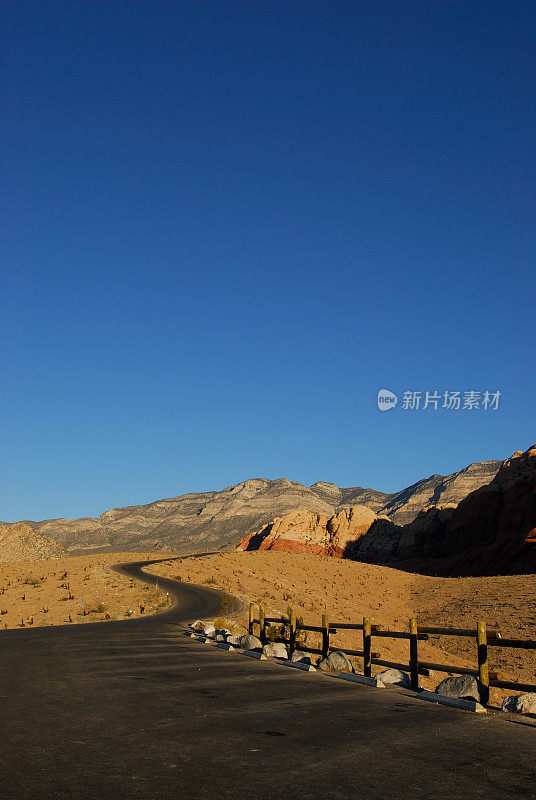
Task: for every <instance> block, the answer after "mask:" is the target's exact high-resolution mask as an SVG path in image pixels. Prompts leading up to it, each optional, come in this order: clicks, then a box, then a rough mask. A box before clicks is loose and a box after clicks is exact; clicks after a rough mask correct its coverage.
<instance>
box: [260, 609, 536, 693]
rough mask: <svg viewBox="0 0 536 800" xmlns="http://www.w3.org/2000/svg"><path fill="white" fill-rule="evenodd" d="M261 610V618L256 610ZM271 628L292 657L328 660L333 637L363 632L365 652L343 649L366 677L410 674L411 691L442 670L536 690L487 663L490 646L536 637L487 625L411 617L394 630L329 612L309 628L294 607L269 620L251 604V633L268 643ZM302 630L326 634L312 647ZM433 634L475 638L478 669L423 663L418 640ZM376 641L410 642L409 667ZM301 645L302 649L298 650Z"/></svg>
mask: <svg viewBox="0 0 536 800" xmlns="http://www.w3.org/2000/svg"><path fill="white" fill-rule="evenodd" d="M256 607H257V608H258V616H256V614H255V609H256ZM268 625H280V626H281V627H282V629H283V635H282V636H279V637H270V641H275V642H283V643H284V644H286V645H287V647H288V649H289V652H290V654H292V653H293V652H294V650H296V649H299V650H303V651H305V652H306V653H313V654H315V655H319V656H322V658H327V656H328V655H329V653H330V652H331V651H333V650H340V649H341V648H340V647H338V646H336V645H333V644H332V636H334V635H336V634H337V633H338V632H339V631H343V630H346V631H348V630H351V631H360V632H361V634H362V642H363V646H362V649H361V650H349V649H348V648H346V647H345V648H344V652H345V653H346V654H347V655H349V656H356V657H357V658H362V659H363V674H364V675H366V676H368V677H371V676H372V665H373V664H376V665H378V666H381V667H392V668H395V669H402V670H407V671H408V672H409V674H410V678H411V688H412V689H415V690H418V689H419V675H429V671H430V670H435V671H437V672H449V673H453V674H454V675H475V676H476V677H478V679H479V680H480V682H481V683H482V684H483V685H484V686H487V687H490V686H495V687H497V688H499V689H517V690H519V691H524V692H536V684H530V683H520V682H519V681H516V680H514V679H513V678H512V679H510V678H506V677H505V676H504V675H502V674H501V673H500V672H497V671H494V670H493V669H490V666H489V661H488V648H490V647H492V648H493V647H514V648H520V649H524V650H536V641H535V640H532V639H503V638H502V637H501V634H500V632H499V631H497V630H493V629H489V628H487V626H486V623H485V622H482V621H480V622H478V623H477V627H476V628H475V629H472V628H438V627H434V626H429V625H425V626H419V625H418V623H417V620H416V619H410V621H409V625H408V630H407V631H390V630H386V629H385V628H383V626H382V625H373V624H372V623H371V620H370V617H364V618H363V621H362V622H359V623H353V622H332V621H331V620H330V619H329V618H328V615H327V614H323V615H322V624H321V625H305V624H304V623H303V622H301V621H300V620H298V618H297V617H296V612H295V610H294V609H292V608H290V609H289V613H288V614H287V615H286V616H281V617H267V616H266V615H265V609H264V606H263V605H259V604H257V603H250V605H249V626H248V630H249V632H250V633H251V634H254V633H255V628H257V630H258V636H259V639H260V640H261V642H262V643H263V644H266V642H267V641H268V640H269V639H268V636H267V632H266V628H267V626H268ZM300 631H311V632H312V633H317V634H319V635H320V636H321V642H322V644H321V647H308V646H307V645H305V644H304V643H303V642H299V641H298V638H299V633H300ZM431 635H439V636H464V637H470V638H471V639H474V640H475V655H476V662H477V665H476V667H475V668H474V669H472V668H470V667H460V666H456V665H453V664H436V663H434V662H432V661H421V659H420V658H419V646H418V643H419V641H426V640H428V637H429V636H431ZM373 638H376V639H382V638H383V639H405V640H407V641H408V644H409V663H408V664H401V663H398V662H395V661H386V660H385V659H382V658H381V653H378V652H375V651H373V649H372V640H373ZM297 645H299V648H298V647H297Z"/></svg>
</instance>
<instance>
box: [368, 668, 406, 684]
mask: <svg viewBox="0 0 536 800" xmlns="http://www.w3.org/2000/svg"><path fill="white" fill-rule="evenodd" d="M374 677H375V678H376V680H377V681H379V682H380V683H383V685H384V686H387V685H389V684H395V685H396V686H405V687H406V688H409V687H410V686H411V680H410V677H409V675H408V674H407V673H405V672H402V670H401V669H386V670H384V671H383V672H378V673H377V674H376V675H375V676H374Z"/></svg>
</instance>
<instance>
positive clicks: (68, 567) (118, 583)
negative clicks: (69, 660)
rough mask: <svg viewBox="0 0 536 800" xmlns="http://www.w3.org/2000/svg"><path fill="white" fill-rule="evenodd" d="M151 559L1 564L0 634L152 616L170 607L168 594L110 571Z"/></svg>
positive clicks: (111, 556) (118, 556)
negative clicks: (14, 629)
mask: <svg viewBox="0 0 536 800" xmlns="http://www.w3.org/2000/svg"><path fill="white" fill-rule="evenodd" d="M151 557H153V558H154V557H156V558H158V556H151V555H147V554H137V553H106V554H105V555H102V554H99V555H92V556H75V557H72V558H51V559H48V560H46V561H18V562H3V563H0V612H1V615H0V631H1V630H2V629H4V628H21V627H31V626H32V625H33V626H43V625H63V624H64V623H69V624H70V623H72V624H76V623H83V622H99V621H106V620H109V619H123V618H126V617H137V616H140V614H141V613H142V612H141V609H142V608H143V613H144V614H153V613H155V612H156V611H158V610H159V609H161V608H165V607H166V605H167V598H166V596H165V594H164V595H162V594H161V592H160V591H159V590H158V589H156V588H154V587H150V586H148V585H147V584H142V583H139V582H138V581H135V580H133V579H132V580H131V579H129V578H127V577H123V576H122V575H118V574H117V573H116V572H112V571H111V570H110V569H109V565H110V564H119V563H120V562H128V561H141V560H143V559H149V558H151Z"/></svg>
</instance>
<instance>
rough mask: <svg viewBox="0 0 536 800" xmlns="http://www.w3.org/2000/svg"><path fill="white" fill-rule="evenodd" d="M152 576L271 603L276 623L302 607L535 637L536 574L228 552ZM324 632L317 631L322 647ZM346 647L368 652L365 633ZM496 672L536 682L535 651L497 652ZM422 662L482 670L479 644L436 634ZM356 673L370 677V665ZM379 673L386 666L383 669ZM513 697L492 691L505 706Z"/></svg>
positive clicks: (401, 651)
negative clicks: (448, 572)
mask: <svg viewBox="0 0 536 800" xmlns="http://www.w3.org/2000/svg"><path fill="white" fill-rule="evenodd" d="M151 572H153V573H155V574H160V575H163V576H165V577H171V578H179V579H181V580H186V581H191V582H193V583H198V584H204V585H207V586H214V587H215V588H220V589H225V590H227V591H229V592H230V593H231V594H233V595H235V596H238V597H240V598H241V599H242V600H243V601H244V602H245V603H249V602H250V601H256V602H263V603H264V604H265V606H266V609H267V611H266V613H267V615H268V616H278V615H280V614H281V613H284V612H285V611H286V610H287V608H288V606H293V607H294V608H295V609H296V612H297V614H298V615H301V616H303V619H304V621H305V622H306V623H309V624H315V625H319V624H320V619H321V615H322V614H323V613H328V615H329V617H330V620H331V621H333V622H335V621H340V622H361V620H362V618H363V616H370V617H371V619H372V622H373V623H379V624H382V625H384V626H385V627H388V628H389V629H391V630H401V631H407V630H408V624H409V622H408V621H409V619H410V617H413V616H414V617H416V618H417V619H418V621H419V623H420V624H421V625H434V626H442V627H470V628H473V627H475V626H476V621H477V620H478V619H482V620H485V621H486V623H487V625H488V627H489V628H497V629H499V630H500V631H501V634H502V636H503V637H505V638H506V637H509V638H532V639H535V638H536V576H534V575H514V576H498V577H491V578H433V577H428V576H422V575H415V574H412V573H407V572H402V571H399V570H395V569H390V568H388V567H378V566H375V565H371V564H362V563H359V562H353V561H346V560H341V559H335V558H329V557H323V556H312V555H305V554H297V553H286V552H243V553H225V554H218V555H213V556H205V557H202V558H195V559H194V558H182V559H181V560H180V561H176V560H175V561H172V560H170V561H167V562H163V563H162V564H158V565H156V564H155V565H153V566H151ZM246 615H247V611H246V612H244V613H242V614H239V615H238V616H237V617H236V619H233V620H230V622H231V623H232V624H233V625H234V628H235V630H236V631H237V632H239V631H244V630H245V629H246V624H247V620H246ZM315 636H317V635H316V634H311V633H310V634H309V640H308V641H309V644H311V645H312V646H315V644H314V642H315V638H314V637H315ZM333 643H334V644H339V643H340V645H341V649H344V647H345V646H346V647H348V648H351V649H361V640H360V633H359V632H355V633H354V632H349V631H348V632H342V631H341V633H340V634H337V635H336V636H334V637H333ZM373 649H374V650H376V651H379V652H381V654H382V657H384V658H385V659H387V660H394V661H401V662H404V663H407V660H408V643H407V641H404V640H388V639H376V640H375V641H374V645H373ZM489 653H490V665H491V668H496V669H498V670H500V671H501V672H503V673H504V674H505V675H508V676H514V677H516V678H517V679H519V680H523V681H526V682H528V683H536V678H535V675H536V651H528V650H511V649H499V648H491V647H490V649H489ZM419 655H420V657H421V659H422V660H423V661H434V662H436V663H442V664H456V665H463V666H475V665H476V643H475V641H474V640H472V639H467V638H461V637H450V636H448V637H447V636H442V637H439V636H434V637H430V640H429V641H428V642H420V643H419ZM356 667H358V668H359V671H361V670H362V662H361V661H359V660H357V661H356ZM374 669H375V671H380V670H381V669H382V667H375V668H374ZM443 677H446V675H445V674H444V673H439V672H434V673H431V675H430V678H422V684H423V686H425V687H427V688H433V687H435V686H436V685H437V683H438V682H439V681H440V680H441V679H442V678H443ZM508 693H510V692H503V691H499V690H493V692H492V700H493V701H494V702H495V701H498V700H499V699H500V698H502V697H504V696H505V694H508Z"/></svg>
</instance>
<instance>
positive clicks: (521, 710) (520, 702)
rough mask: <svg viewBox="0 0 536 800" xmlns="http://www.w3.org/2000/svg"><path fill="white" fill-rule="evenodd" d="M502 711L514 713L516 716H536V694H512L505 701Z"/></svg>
mask: <svg viewBox="0 0 536 800" xmlns="http://www.w3.org/2000/svg"><path fill="white" fill-rule="evenodd" d="M502 710H503V711H512V712H514V714H536V692H525V693H524V694H511V695H510V696H509V697H507V698H506V700H503V704H502Z"/></svg>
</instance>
